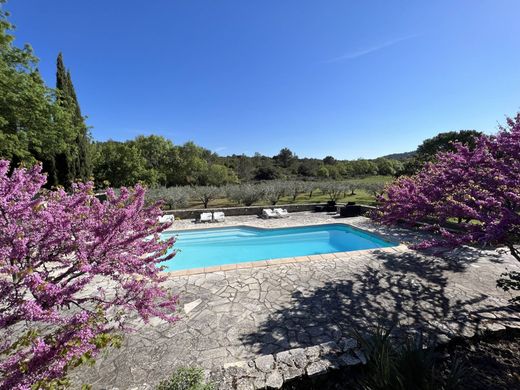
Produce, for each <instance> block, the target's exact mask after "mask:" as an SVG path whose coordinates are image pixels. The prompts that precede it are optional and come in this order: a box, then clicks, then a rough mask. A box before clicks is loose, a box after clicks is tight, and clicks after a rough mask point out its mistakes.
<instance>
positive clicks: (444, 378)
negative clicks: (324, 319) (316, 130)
mask: <svg viewBox="0 0 520 390" xmlns="http://www.w3.org/2000/svg"><path fill="white" fill-rule="evenodd" d="M390 334H391V329H390V330H388V329H384V328H381V327H378V328H376V329H375V331H373V332H372V333H371V334H369V335H368V336H366V337H363V336H360V335H359V334H358V335H357V336H356V337H357V339H358V341H359V343H360V345H361V348H362V349H363V350H364V351H365V353H366V355H367V360H368V362H367V364H366V366H365V367H364V372H363V375H362V376H361V378H360V380H359V382H360V383H359V385H360V387H361V388H362V389H365V390H455V389H459V388H460V384H461V382H462V379H463V377H464V376H465V375H467V369H466V367H465V366H464V365H463V364H462V363H461V362H460V361H458V360H456V361H455V362H454V364H453V365H452V367H449V369H447V370H441V369H440V367H439V366H438V365H437V354H436V352H435V349H434V348H433V346H432V345H429V346H426V347H425V346H424V340H423V338H422V336H420V335H419V336H413V337H412V336H407V337H405V338H404V339H393V338H391V336H390Z"/></svg>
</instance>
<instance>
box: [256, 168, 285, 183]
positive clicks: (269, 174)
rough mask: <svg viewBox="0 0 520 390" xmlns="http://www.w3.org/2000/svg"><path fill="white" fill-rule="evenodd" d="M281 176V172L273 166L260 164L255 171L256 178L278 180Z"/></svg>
mask: <svg viewBox="0 0 520 390" xmlns="http://www.w3.org/2000/svg"><path fill="white" fill-rule="evenodd" d="M279 177H280V174H279V172H278V171H277V170H276V169H275V168H274V167H271V166H260V167H258V168H257V169H256V171H255V180H276V179H278V178H279Z"/></svg>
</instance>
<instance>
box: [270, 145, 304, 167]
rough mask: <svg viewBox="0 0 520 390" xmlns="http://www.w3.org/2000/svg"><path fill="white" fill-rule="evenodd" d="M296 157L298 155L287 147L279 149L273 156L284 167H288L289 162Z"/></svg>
mask: <svg viewBox="0 0 520 390" xmlns="http://www.w3.org/2000/svg"><path fill="white" fill-rule="evenodd" d="M297 158H298V157H297V156H296V155H295V154H294V153H293V152H292V151H291V150H290V149H289V148H283V149H282V150H280V153H278V154H277V155H276V156H274V157H273V159H274V160H275V161H277V162H278V164H280V165H281V166H282V167H284V168H289V167H290V166H291V163H292V162H293V161H294V160H296V159H297Z"/></svg>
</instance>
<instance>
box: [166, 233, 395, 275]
mask: <svg viewBox="0 0 520 390" xmlns="http://www.w3.org/2000/svg"><path fill="white" fill-rule="evenodd" d="M172 235H173V236H176V237H177V241H176V242H175V245H174V246H173V248H172V249H170V250H177V251H178V252H177V254H176V255H175V257H174V258H173V259H171V260H168V261H166V262H164V263H163V264H162V265H165V266H166V267H167V269H168V270H169V271H175V270H186V269H192V268H202V267H212V266H217V265H224V264H236V263H244V262H253V261H260V260H269V259H277V258H283V257H296V256H308V255H316V254H324V253H333V252H347V251H355V250H360V249H373V248H387V247H391V246H396V245H398V244H396V243H393V242H389V241H385V240H383V239H381V238H378V237H376V236H375V235H373V234H370V233H367V232H364V231H361V230H358V229H355V228H353V227H350V226H347V225H343V224H327V225H313V226H302V227H291V228H278V229H259V228H254V227H246V226H238V227H227V228H210V229H198V230H184V231H180V232H165V233H163V235H162V236H163V238H165V239H168V238H170V237H171V236H172Z"/></svg>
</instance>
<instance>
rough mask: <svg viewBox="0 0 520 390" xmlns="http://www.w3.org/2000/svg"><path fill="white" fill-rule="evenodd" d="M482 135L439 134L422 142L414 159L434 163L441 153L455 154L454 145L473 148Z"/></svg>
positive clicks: (462, 131)
mask: <svg viewBox="0 0 520 390" xmlns="http://www.w3.org/2000/svg"><path fill="white" fill-rule="evenodd" d="M481 135H482V133H481V132H480V131H476V130H460V131H449V132H446V133H439V134H437V135H436V136H435V137H433V138H428V139H427V140H424V141H423V142H422V144H420V145H419V146H418V147H417V153H416V158H417V159H418V160H420V161H422V162H426V161H434V160H435V157H436V156H437V155H438V154H439V153H441V152H456V151H457V148H456V146H455V144H457V143H461V144H463V145H466V146H468V147H469V148H470V149H473V148H474V147H475V143H476V140H477V139H478V138H479V137H480V136H481Z"/></svg>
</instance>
